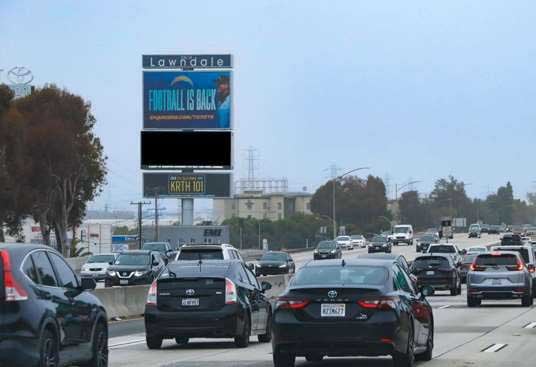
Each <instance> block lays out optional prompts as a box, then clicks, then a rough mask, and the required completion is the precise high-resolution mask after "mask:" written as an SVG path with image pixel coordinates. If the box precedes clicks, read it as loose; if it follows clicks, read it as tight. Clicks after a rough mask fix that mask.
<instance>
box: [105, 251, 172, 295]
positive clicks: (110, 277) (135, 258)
mask: <svg viewBox="0 0 536 367" xmlns="http://www.w3.org/2000/svg"><path fill="white" fill-rule="evenodd" d="M164 266H165V264H164V260H163V259H162V257H161V256H160V253H159V252H157V251H146V250H134V251H125V252H122V253H120V254H119V256H117V259H116V260H115V263H114V264H113V265H111V266H110V267H109V268H108V271H107V272H106V279H105V280H104V284H105V286H106V287H112V286H115V285H139V284H151V283H152V282H153V280H154V279H155V278H156V277H157V276H158V274H160V271H161V270H162V268H163V267H164Z"/></svg>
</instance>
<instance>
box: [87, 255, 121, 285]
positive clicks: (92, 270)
mask: <svg viewBox="0 0 536 367" xmlns="http://www.w3.org/2000/svg"><path fill="white" fill-rule="evenodd" d="M116 256H117V254H112V253H110V254H99V255H92V256H90V257H89V259H87V261H86V263H85V264H84V265H82V269H81V271H80V276H82V277H83V278H93V279H95V280H97V281H98V280H104V279H105V278H106V271H107V270H108V267H109V266H110V265H113V263H114V262H115V258H116Z"/></svg>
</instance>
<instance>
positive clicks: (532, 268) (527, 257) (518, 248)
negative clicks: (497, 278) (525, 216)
mask: <svg viewBox="0 0 536 367" xmlns="http://www.w3.org/2000/svg"><path fill="white" fill-rule="evenodd" d="M492 251H514V252H518V253H519V255H521V259H523V262H524V263H525V265H526V266H527V270H528V271H529V274H530V277H531V278H532V295H533V296H534V297H536V254H535V253H534V249H533V247H532V246H531V245H528V244H527V245H509V246H507V245H501V246H494V247H493V248H492Z"/></svg>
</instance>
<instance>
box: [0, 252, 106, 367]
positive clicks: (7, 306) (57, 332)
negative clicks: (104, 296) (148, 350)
mask: <svg viewBox="0 0 536 367" xmlns="http://www.w3.org/2000/svg"><path fill="white" fill-rule="evenodd" d="M95 285H96V284H95V280H94V279H92V278H82V279H80V278H78V276H77V275H76V274H75V273H74V271H73V270H72V269H71V267H70V266H69V264H67V262H66V261H65V260H64V258H63V257H62V256H61V255H60V254H59V253H58V252H57V251H55V250H53V249H52V248H50V247H45V246H40V245H30V244H21V243H17V244H0V365H2V366H39V367H41V366H47V367H48V366H51V367H54V366H59V365H62V366H63V365H73V364H74V365H82V364H83V365H84V366H86V365H87V366H91V367H93V366H98V367H101V366H102V367H106V366H107V365H108V363H107V361H108V324H107V323H108V321H107V320H108V317H107V315H106V310H105V309H104V307H103V305H102V303H101V302H100V301H99V299H98V298H97V297H96V296H95V295H93V294H92V293H90V292H88V291H89V290H92V289H94V288H95Z"/></svg>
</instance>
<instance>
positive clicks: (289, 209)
mask: <svg viewBox="0 0 536 367" xmlns="http://www.w3.org/2000/svg"><path fill="white" fill-rule="evenodd" d="M312 196H313V195H312V194H310V193H307V192H273V193H264V192H263V191H245V192H243V193H241V194H237V195H235V196H233V197H232V198H230V199H214V220H215V222H216V223H221V222H223V221H224V220H226V219H230V218H233V217H238V218H255V219H268V220H280V219H284V218H288V217H290V216H292V215H294V214H297V213H300V214H312V213H311V198H312Z"/></svg>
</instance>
